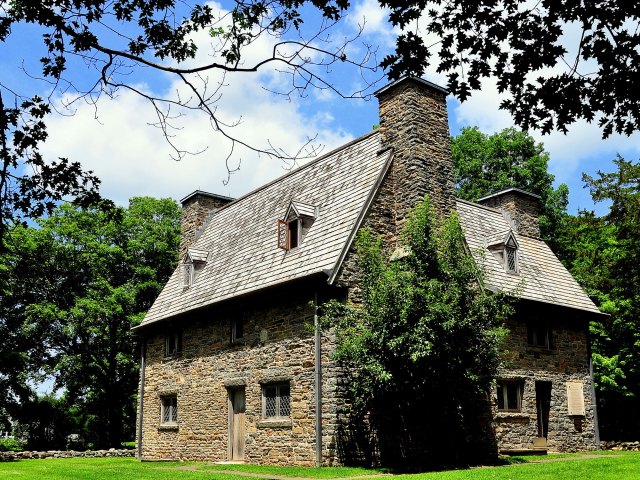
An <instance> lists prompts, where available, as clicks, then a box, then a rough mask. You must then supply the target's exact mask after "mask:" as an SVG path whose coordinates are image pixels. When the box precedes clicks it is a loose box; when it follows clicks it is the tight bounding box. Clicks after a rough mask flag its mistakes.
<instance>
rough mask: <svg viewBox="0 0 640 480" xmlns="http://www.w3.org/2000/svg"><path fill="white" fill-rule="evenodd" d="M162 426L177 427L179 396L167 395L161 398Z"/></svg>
mask: <svg viewBox="0 0 640 480" xmlns="http://www.w3.org/2000/svg"><path fill="white" fill-rule="evenodd" d="M160 401H161V408H160V424H161V425H176V424H177V423H178V397H177V395H165V396H162V397H160Z"/></svg>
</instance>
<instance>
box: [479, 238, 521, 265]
mask: <svg viewBox="0 0 640 480" xmlns="http://www.w3.org/2000/svg"><path fill="white" fill-rule="evenodd" d="M487 246H488V248H489V251H490V252H491V253H493V255H494V256H495V257H496V259H498V261H499V262H500V263H501V264H502V266H503V268H504V270H505V271H506V272H507V273H515V274H517V273H520V267H519V265H518V263H519V258H518V257H519V254H518V242H517V241H516V237H515V236H514V234H513V232H509V233H508V234H507V235H506V237H502V235H500V236H498V237H494V238H490V239H488V245H487Z"/></svg>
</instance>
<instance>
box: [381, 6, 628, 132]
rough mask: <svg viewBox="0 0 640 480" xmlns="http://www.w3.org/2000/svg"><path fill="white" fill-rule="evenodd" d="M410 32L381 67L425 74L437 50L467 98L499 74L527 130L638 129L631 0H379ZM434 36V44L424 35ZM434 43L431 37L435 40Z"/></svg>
mask: <svg viewBox="0 0 640 480" xmlns="http://www.w3.org/2000/svg"><path fill="white" fill-rule="evenodd" d="M380 4H381V5H383V6H386V7H388V8H389V9H390V10H391V14H390V17H389V19H390V21H391V23H392V24H393V25H395V26H398V27H400V28H402V29H404V30H403V32H402V33H401V34H400V35H399V36H398V39H397V42H396V52H395V53H393V54H391V55H388V56H387V57H386V58H385V59H384V60H383V62H382V65H383V66H385V67H387V68H388V69H389V75H390V77H391V78H399V77H400V76H401V75H403V74H405V73H413V74H415V75H421V74H422V73H423V72H424V70H425V68H426V67H427V65H429V64H430V63H432V61H433V59H434V57H436V55H437V57H436V58H437V59H438V64H437V69H438V71H439V72H441V73H444V74H446V75H447V78H448V87H449V89H450V91H451V92H452V93H453V94H454V95H455V96H456V97H458V98H459V99H460V100H465V99H466V98H468V97H469V95H470V94H471V92H472V91H474V90H480V89H481V88H482V80H483V79H494V80H495V81H496V84H497V87H498V90H499V92H500V93H503V94H504V95H503V100H502V102H501V105H500V106H501V108H504V109H506V110H508V111H509V112H510V113H511V115H512V117H513V120H514V122H515V123H516V124H517V125H518V126H519V127H520V128H522V129H523V130H530V129H533V128H536V129H541V130H542V131H543V132H544V133H548V132H550V131H552V130H554V129H555V130H559V131H563V132H566V131H567V127H568V126H569V125H570V124H571V123H573V122H575V121H576V120H580V119H584V120H587V121H589V122H591V121H597V122H598V124H599V125H600V127H601V128H602V132H603V136H604V137H607V136H609V135H610V134H611V133H612V132H614V131H615V132H618V133H623V134H626V135H630V134H631V133H633V132H634V131H636V130H638V128H639V127H640V93H638V92H637V90H634V89H632V88H629V86H630V85H634V84H636V83H637V81H638V75H639V73H640V72H639V71H638V68H639V65H640V49H639V47H640V31H639V30H638V28H637V27H638V24H639V23H640V9H639V8H638V5H637V4H636V3H634V2H610V1H596V2H551V1H547V2H536V3H531V2H526V1H524V0H517V1H509V2H506V1H498V2H496V1H489V0H480V1H477V2H473V3H469V2H462V1H455V2H445V1H442V0H417V1H412V2H404V1H401V0H380ZM418 28H421V29H422V32H426V33H432V34H433V37H435V39H434V41H433V43H432V44H429V43H428V42H426V41H425V37H426V35H421V34H420V31H419V30H418ZM429 40H431V38H429Z"/></svg>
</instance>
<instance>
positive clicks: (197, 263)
mask: <svg viewBox="0 0 640 480" xmlns="http://www.w3.org/2000/svg"><path fill="white" fill-rule="evenodd" d="M208 257H209V252H207V251H206V250H197V249H195V248H190V249H189V250H188V251H187V255H186V256H185V258H184V261H183V263H182V264H181V265H180V284H181V285H182V287H183V288H189V287H191V286H192V285H193V284H194V283H196V280H197V278H198V275H199V274H200V272H201V271H202V270H203V269H204V267H205V265H206V264H207V258H208Z"/></svg>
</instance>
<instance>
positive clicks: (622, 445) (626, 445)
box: [600, 440, 640, 452]
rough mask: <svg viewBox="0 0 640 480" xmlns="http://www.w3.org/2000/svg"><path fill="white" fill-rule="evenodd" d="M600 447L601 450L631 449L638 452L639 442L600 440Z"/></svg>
mask: <svg viewBox="0 0 640 480" xmlns="http://www.w3.org/2000/svg"><path fill="white" fill-rule="evenodd" d="M600 448H601V449H602V450H631V451H634V452H640V442H616V441H615V440H612V441H608V442H605V441H602V442H600Z"/></svg>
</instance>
